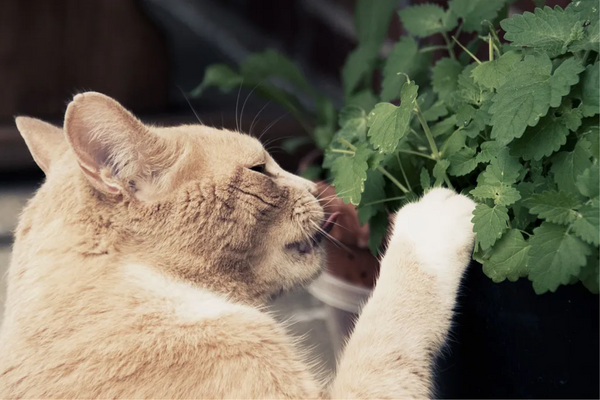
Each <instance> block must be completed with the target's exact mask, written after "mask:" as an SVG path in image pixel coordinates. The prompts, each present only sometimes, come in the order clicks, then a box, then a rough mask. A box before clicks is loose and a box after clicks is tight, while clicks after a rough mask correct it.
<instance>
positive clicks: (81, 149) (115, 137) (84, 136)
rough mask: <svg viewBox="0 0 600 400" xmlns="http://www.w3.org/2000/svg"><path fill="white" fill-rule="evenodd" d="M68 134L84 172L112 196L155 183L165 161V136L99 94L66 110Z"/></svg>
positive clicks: (77, 99) (79, 98) (85, 97)
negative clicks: (137, 186) (142, 182)
mask: <svg viewBox="0 0 600 400" xmlns="http://www.w3.org/2000/svg"><path fill="white" fill-rule="evenodd" d="M64 129H65V133H66V138H67V141H68V142H69V144H70V145H71V148H72V149H73V151H74V152H75V155H76V157H77V161H78V163H79V166H80V167H81V170H82V171H83V173H84V174H85V175H86V177H87V178H88V180H89V181H90V183H91V184H92V185H93V186H94V187H95V188H96V189H98V190H100V191H101V192H104V193H107V194H114V195H117V194H122V193H124V192H125V191H130V190H132V187H135V185H136V183H137V182H139V181H148V180H150V179H151V176H152V173H153V172H155V171H156V170H157V169H158V168H160V167H159V165H160V164H161V159H163V158H164V157H165V153H166V146H165V143H164V142H163V140H162V139H161V138H160V137H158V136H157V135H156V134H154V133H153V132H151V131H150V130H149V129H148V127H146V126H145V125H144V124H143V123H142V122H141V121H139V120H138V119H137V118H135V117H134V116H133V115H132V114H131V113H130V112H129V111H127V110H126V109H125V108H124V107H123V106H121V105H120V104H119V103H118V102H117V101H115V100H113V99H111V98H110V97H108V96H105V95H103V94H100V93H95V92H87V93H82V94H78V95H77V96H75V98H74V99H73V101H72V102H71V103H70V104H69V106H68V107H67V112H66V115H65V125H64Z"/></svg>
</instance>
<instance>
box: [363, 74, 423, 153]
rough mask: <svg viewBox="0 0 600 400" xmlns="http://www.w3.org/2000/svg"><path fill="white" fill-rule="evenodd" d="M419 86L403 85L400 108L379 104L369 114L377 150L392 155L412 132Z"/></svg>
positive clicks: (372, 141)
mask: <svg viewBox="0 0 600 400" xmlns="http://www.w3.org/2000/svg"><path fill="white" fill-rule="evenodd" d="M417 91H418V86H417V85H415V83H414V82H412V81H411V82H406V83H405V84H404V85H402V90H401V96H400V97H401V99H402V101H401V103H400V106H399V107H396V106H394V105H393V104H390V103H379V104H377V105H375V108H374V109H373V111H371V112H370V113H369V118H368V126H369V132H368V135H369V138H370V141H371V143H372V144H373V146H374V147H375V148H376V149H379V150H380V151H382V152H384V153H391V152H393V151H394V150H395V149H396V146H398V141H400V139H402V138H403V137H404V136H405V135H406V134H407V133H408V131H409V130H410V120H411V117H412V112H413V109H414V107H415V100H416V99H417Z"/></svg>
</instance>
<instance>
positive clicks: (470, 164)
mask: <svg viewBox="0 0 600 400" xmlns="http://www.w3.org/2000/svg"><path fill="white" fill-rule="evenodd" d="M448 161H450V168H449V169H448V173H449V174H450V175H453V176H463V175H466V174H468V173H469V172H471V171H473V170H474V169H475V168H476V167H477V160H475V150H473V149H471V148H470V147H465V148H464V149H462V150H460V151H458V152H457V153H454V154H453V155H451V156H450V157H449V158H448Z"/></svg>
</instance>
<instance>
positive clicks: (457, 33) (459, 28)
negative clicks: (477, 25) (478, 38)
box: [454, 21, 464, 38]
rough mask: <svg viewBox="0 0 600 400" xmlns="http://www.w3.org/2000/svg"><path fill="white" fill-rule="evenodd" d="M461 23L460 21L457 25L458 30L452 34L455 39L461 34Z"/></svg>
mask: <svg viewBox="0 0 600 400" xmlns="http://www.w3.org/2000/svg"><path fill="white" fill-rule="evenodd" d="M463 22H464V21H460V24H459V25H458V28H457V29H456V32H455V33H454V36H456V37H457V38H458V37H460V34H461V32H462V28H463Z"/></svg>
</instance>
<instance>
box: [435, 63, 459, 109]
mask: <svg viewBox="0 0 600 400" xmlns="http://www.w3.org/2000/svg"><path fill="white" fill-rule="evenodd" d="M462 69H463V67H462V65H461V64H460V62H458V60H455V59H452V58H442V59H441V60H440V61H438V62H437V63H436V64H435V66H434V67H433V69H432V72H433V76H432V78H431V84H432V86H433V91H434V92H435V93H437V94H438V96H439V98H440V99H441V100H442V101H443V102H445V103H446V104H450V103H451V99H452V97H453V94H454V91H455V90H456V88H457V87H458V76H459V75H460V73H461V72H462Z"/></svg>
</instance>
